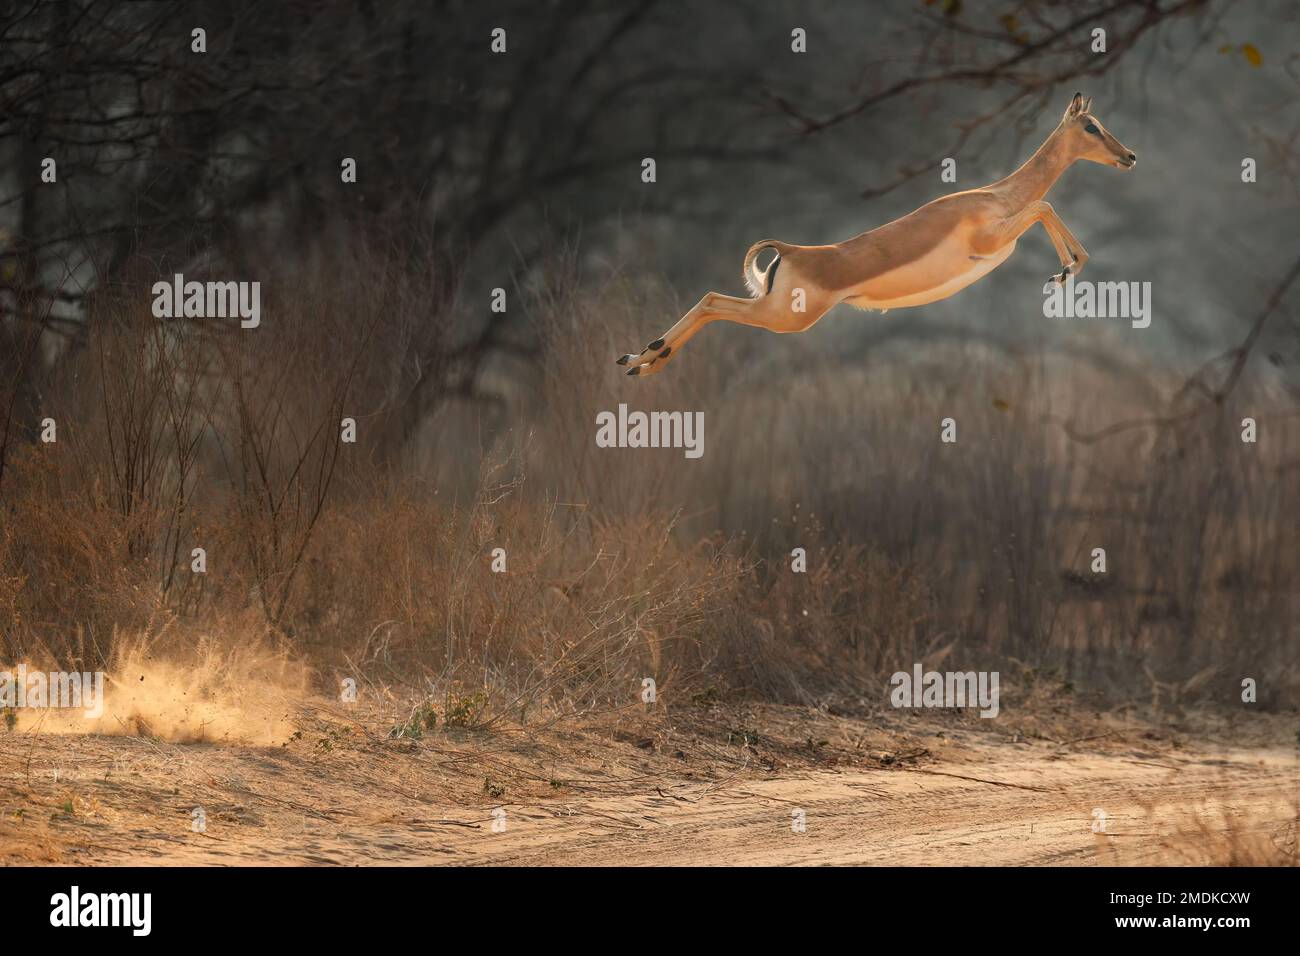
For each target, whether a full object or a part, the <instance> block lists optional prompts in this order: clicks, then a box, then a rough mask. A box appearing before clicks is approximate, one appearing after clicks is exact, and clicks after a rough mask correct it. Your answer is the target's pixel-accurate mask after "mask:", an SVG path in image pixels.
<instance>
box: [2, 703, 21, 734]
mask: <svg viewBox="0 0 1300 956" xmlns="http://www.w3.org/2000/svg"><path fill="white" fill-rule="evenodd" d="M4 714H5V730H13V729H14V728H15V727H17V726H18V708H17V707H6V708H5V709H4Z"/></svg>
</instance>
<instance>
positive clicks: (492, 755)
mask: <svg viewBox="0 0 1300 956" xmlns="http://www.w3.org/2000/svg"><path fill="white" fill-rule="evenodd" d="M388 720H389V719H388V718H387V717H385V716H384V715H378V714H371V715H363V714H340V713H339V712H337V711H330V710H328V709H324V710H320V711H315V712H313V713H311V714H309V715H303V716H300V717H299V718H298V719H297V721H296V723H297V726H298V727H299V728H300V729H299V731H298V732H297V733H296V734H294V736H293V737H292V739H290V740H287V741H285V742H284V743H283V744H282V745H280V746H271V747H267V746H246V745H234V744H228V743H227V744H204V743H200V744H172V743H166V742H163V741H161V740H159V739H157V738H150V737H144V736H96V735H77V734H48V733H40V732H14V733H8V734H0V861H3V862H7V863H11V864H13V863H19V864H21V863H75V864H193V863H203V864H289V865H304V864H307V865H310V864H340V865H369V864H437V863H453V864H512V865H513V864H547V865H568V864H626V865H645V864H651V865H655V864H660V865H662V864H839V863H861V864H941V865H985V864H1035V865H1043V864H1066V865H1093V864H1110V863H1126V864H1154V863H1183V862H1186V863H1199V862H1229V858H1228V856H1225V854H1227V855H1231V854H1237V857H1238V859H1239V861H1241V862H1264V861H1267V862H1279V861H1288V860H1289V861H1290V862H1293V863H1294V862H1296V857H1295V846H1296V835H1297V834H1296V829H1297V805H1298V802H1300V755H1298V753H1297V750H1296V747H1295V744H1294V740H1290V741H1288V737H1294V729H1293V727H1292V725H1293V724H1294V723H1295V719H1294V716H1292V717H1291V718H1290V719H1289V721H1288V719H1287V718H1285V717H1281V718H1278V717H1273V718H1260V719H1259V720H1257V721H1252V722H1248V723H1244V724H1243V723H1234V724H1232V725H1231V726H1228V725H1223V724H1221V723H1220V724H1215V723H1214V722H1213V721H1210V722H1202V724H1201V725H1200V726H1198V727H1195V728H1190V729H1189V728H1188V727H1186V726H1184V725H1180V724H1174V725H1173V726H1171V725H1169V724H1168V723H1164V724H1158V723H1157V724H1153V723H1142V722H1139V721H1134V720H1132V719H1130V718H1128V717H1124V718H1122V719H1121V718H1116V717H1115V716H1114V715H1100V714H1099V715H1097V717H1096V719H1095V720H1091V721H1089V722H1085V723H1083V724H1081V723H1080V722H1079V721H1078V720H1073V719H1072V720H1064V719H1062V718H1060V716H1059V715H1058V717H1057V719H1056V720H1055V721H1054V722H1052V721H1044V720H1037V721H1036V722H1034V724H1033V726H1030V727H1028V728H1026V727H1023V726H1022V727H1020V728H1018V729H1017V728H1015V726H1014V724H1012V723H1007V722H1001V721H1000V722H998V723H999V727H998V729H997V732H993V731H992V730H989V729H986V727H985V726H983V725H982V724H981V722H980V721H979V720H978V719H977V718H974V719H970V720H958V719H941V718H930V717H928V716H927V717H926V718H924V719H917V718H912V716H911V715H899V714H896V713H888V712H886V713H875V714H853V715H839V716H835V715H831V714H827V713H819V712H816V711H807V710H800V709H795V708H773V707H766V708H742V709H740V710H737V709H726V710H723V709H718V708H700V709H698V710H696V711H691V712H682V713H679V714H676V715H674V716H671V717H668V716H661V715H655V716H647V715H644V714H637V715H632V716H626V715H625V716H624V717H621V718H619V719H616V720H612V721H605V722H603V723H599V724H593V723H591V722H587V723H586V724H585V725H584V726H582V727H581V728H580V729H573V728H567V729H566V728H563V727H553V728H551V729H549V730H545V731H536V730H530V731H529V732H527V733H524V732H522V731H519V730H517V729H515V730H511V729H502V728H495V729H493V730H491V731H488V732H478V733H471V732H464V731H462V732H439V733H437V734H433V735H430V736H428V737H425V738H423V739H421V740H418V741H412V740H404V739H396V740H394V739H388V738H387V731H386V728H387V727H388V726H389V724H388ZM1067 727H1073V731H1072V732H1071V733H1070V734H1069V735H1067V734H1066V733H1065V732H1064V731H1065V729H1066V728H1067ZM1288 743H1289V746H1288ZM196 809H201V811H202V815H203V818H204V822H205V829H204V830H202V832H196V831H195V830H194V829H193V828H192V821H193V820H194V817H195V813H194V811H195V810H196ZM799 811H802V813H803V819H804V822H805V825H806V829H805V830H804V832H797V831H796V828H795V827H794V826H793V825H792V824H793V823H794V821H795V815H796V814H797V813H798V812H799ZM1099 813H1100V814H1104V827H1105V829H1104V832H1096V831H1097V830H1100V828H1101V823H1102V817H1101V816H1099V815H1098V814H1099ZM503 827H504V829H503ZM1247 845H1248V846H1249V847H1253V848H1255V849H1252V850H1251V851H1250V852H1251V853H1255V852H1256V850H1258V852H1259V853H1260V854H1262V855H1260V856H1258V857H1254V856H1248V857H1247V858H1245V859H1240V854H1241V853H1242V852H1243V850H1242V847H1243V846H1247Z"/></svg>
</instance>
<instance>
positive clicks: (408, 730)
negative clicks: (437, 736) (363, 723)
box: [388, 700, 438, 740]
mask: <svg viewBox="0 0 1300 956" xmlns="http://www.w3.org/2000/svg"><path fill="white" fill-rule="evenodd" d="M437 726H438V712H437V711H436V710H434V709H433V701H431V700H426V701H424V702H423V703H421V704H419V705H418V706H416V708H415V709H414V710H412V711H411V716H410V717H408V718H407V720H406V723H404V724H398V725H397V726H396V727H394V728H393V729H392V731H391V732H390V733H389V735H388V736H389V737H408V738H410V739H411V740H419V739H420V738H421V737H423V736H424V735H425V734H427V733H432V732H433V731H434V729H435V728H436V727H437Z"/></svg>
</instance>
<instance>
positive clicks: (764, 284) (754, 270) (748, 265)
mask: <svg viewBox="0 0 1300 956" xmlns="http://www.w3.org/2000/svg"><path fill="white" fill-rule="evenodd" d="M786 248H787V246H786V244H785V243H784V242H777V241H776V240H775V239H764V240H762V241H761V242H756V243H754V244H753V245H752V246H750V247H749V252H747V253H745V267H744V274H745V285H746V286H748V287H749V293H750V295H752V296H753V297H754V298H756V299H757V298H759V297H760V296H764V295H767V294H768V293H769V292H771V291H772V283H773V282H775V281H776V270H777V267H778V266H779V265H780V264H781V253H782V252H783V251H784V250H785V249H786ZM764 249H775V250H776V255H775V256H774V257H773V259H772V261H771V262H769V263H768V264H767V268H766V269H759V268H758V266H757V265H756V264H755V260H757V259H758V255H759V253H760V252H762V251H763V250H764Z"/></svg>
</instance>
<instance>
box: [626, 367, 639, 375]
mask: <svg viewBox="0 0 1300 956" xmlns="http://www.w3.org/2000/svg"><path fill="white" fill-rule="evenodd" d="M627 374H628V375H640V374H641V366H640V365H638V366H637V367H636V368H630V369H628V370H627Z"/></svg>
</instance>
